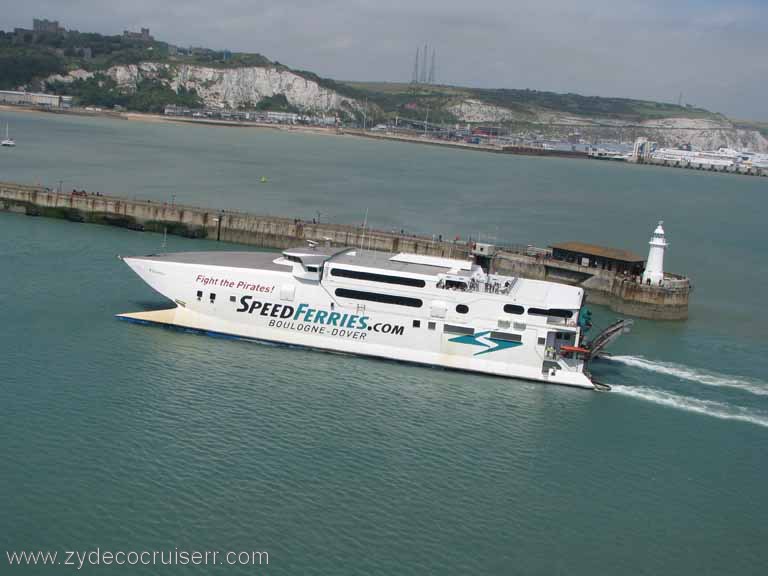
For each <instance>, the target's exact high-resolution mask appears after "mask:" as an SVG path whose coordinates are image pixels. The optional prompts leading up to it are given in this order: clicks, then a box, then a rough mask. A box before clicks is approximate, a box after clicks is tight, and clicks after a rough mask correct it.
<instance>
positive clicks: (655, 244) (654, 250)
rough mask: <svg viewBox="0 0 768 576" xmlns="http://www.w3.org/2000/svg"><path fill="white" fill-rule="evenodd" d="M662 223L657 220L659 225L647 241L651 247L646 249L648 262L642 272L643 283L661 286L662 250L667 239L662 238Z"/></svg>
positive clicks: (662, 269)
mask: <svg viewBox="0 0 768 576" xmlns="http://www.w3.org/2000/svg"><path fill="white" fill-rule="evenodd" d="M663 225H664V221H663V220H659V225H658V226H656V230H654V231H653V236H651V241H650V242H648V244H650V246H651V247H650V248H649V249H648V262H646V264H645V271H644V272H643V284H650V285H651V286H661V284H662V281H663V280H664V250H665V249H666V248H667V240H666V239H665V238H664V228H663ZM649 281H650V282H649Z"/></svg>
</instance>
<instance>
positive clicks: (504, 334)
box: [491, 332, 523, 342]
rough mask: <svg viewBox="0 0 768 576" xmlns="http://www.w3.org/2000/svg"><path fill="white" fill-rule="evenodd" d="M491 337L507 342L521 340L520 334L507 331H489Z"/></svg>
mask: <svg viewBox="0 0 768 576" xmlns="http://www.w3.org/2000/svg"><path fill="white" fill-rule="evenodd" d="M491 338H495V339H496V340H505V341H507V342H522V341H523V337H522V336H520V334H508V333H507V332H491Z"/></svg>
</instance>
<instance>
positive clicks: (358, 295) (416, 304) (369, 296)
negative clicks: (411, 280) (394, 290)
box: [336, 288, 423, 308]
mask: <svg viewBox="0 0 768 576" xmlns="http://www.w3.org/2000/svg"><path fill="white" fill-rule="evenodd" d="M336 296H339V297H341V298H353V299H355V300H368V301H370V302H382V303H384V304H395V305H397V306H410V307H411V308H421V306H422V304H423V302H422V301H421V300H419V299H418V298H408V297H406V296H396V295H394V294H379V293H378V292H363V291H362V290H347V289H346V288H336Z"/></svg>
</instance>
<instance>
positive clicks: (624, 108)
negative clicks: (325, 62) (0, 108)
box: [0, 31, 766, 133]
mask: <svg viewBox="0 0 768 576" xmlns="http://www.w3.org/2000/svg"><path fill="white" fill-rule="evenodd" d="M141 62H158V63H167V64H171V65H181V64H193V65H199V66H207V67H214V68H237V67H251V66H256V67H273V68H277V69H281V70H285V71H290V72H293V73H294V74H297V75H299V76H302V77H304V78H306V79H307V80H311V81H314V82H317V83H318V84H320V85H321V86H324V87H326V88H329V89H332V90H335V91H337V92H339V93H340V94H342V95H344V96H347V97H350V98H354V99H356V100H358V101H360V102H364V101H367V103H368V108H367V113H368V119H369V121H371V122H379V121H383V120H386V119H388V118H392V117H394V116H396V115H397V116H400V117H402V118H413V119H419V120H423V119H424V118H425V115H426V114H427V110H428V111H429V112H428V113H429V120H430V122H456V121H457V118H456V115H455V110H452V108H453V107H455V106H456V105H457V104H460V103H461V102H464V101H467V100H473V101H479V102H480V103H481V104H482V105H487V106H491V107H498V108H501V109H504V110H507V111H509V113H510V114H512V115H513V116H514V119H511V118H507V119H502V120H500V122H502V123H505V124H518V125H520V124H525V123H527V122H530V123H532V124H535V123H537V122H538V123H541V121H542V120H541V118H542V117H547V118H556V117H557V116H558V115H560V116H563V115H568V116H570V117H576V118H578V117H582V118H593V117H600V118H606V119H611V120H620V121H625V122H641V121H643V120H649V119H664V118H671V117H687V118H711V119H717V120H722V119H723V117H722V116H721V115H718V114H714V113H712V112H709V111H707V110H704V109H701V108H693V107H690V106H677V105H674V104H668V103H660V102H652V101H645V100H633V99H628V98H603V97H598V96H581V95H579V94H557V93H554V92H541V91H537V90H518V89H480V88H466V87H457V86H439V85H438V86H435V85H424V84H417V85H412V84H406V83H388V82H342V81H336V80H331V79H328V78H321V77H320V76H318V75H316V74H314V73H312V72H309V71H304V70H291V69H290V68H288V67H286V66H284V65H282V64H280V63H279V62H277V61H272V60H270V59H268V58H266V57H265V56H263V55H261V54H252V53H237V52H234V53H233V52H229V51H217V50H210V49H204V48H196V49H178V48H176V47H174V46H171V45H169V44H168V43H166V42H161V41H146V42H144V41H141V40H136V39H131V38H125V37H123V36H108V35H102V34H96V33H81V32H75V31H68V32H66V33H63V34H31V33H29V34H21V35H16V34H14V33H13V32H2V31H0V89H6V90H7V89H16V88H18V87H20V86H23V87H26V88H28V89H32V90H34V89H39V88H40V87H41V80H43V79H45V78H47V77H49V76H51V75H54V74H66V73H67V72H68V71H71V70H75V69H83V70H87V71H89V72H95V73H96V76H94V77H93V78H90V79H88V80H77V81H75V82H72V83H61V82H59V83H48V85H47V86H46V89H47V90H49V91H54V92H57V93H61V94H70V95H72V96H74V97H75V99H76V102H77V103H78V104H80V105H97V106H105V107H112V106H114V105H120V106H123V107H126V108H128V109H133V110H139V111H157V110H162V108H163V107H164V106H165V105H166V104H179V105H183V106H189V107H198V106H202V101H201V100H200V98H199V97H198V95H197V94H196V93H195V92H194V91H184V90H181V91H179V92H176V91H174V90H172V89H171V88H170V87H169V85H168V82H165V81H164V80H169V78H165V79H164V78H159V79H156V80H151V81H150V80H145V81H142V82H141V83H140V84H139V85H138V86H137V88H136V90H135V91H133V92H131V93H125V92H123V91H121V90H120V89H118V86H117V85H116V84H115V82H114V81H113V80H112V79H110V78H109V77H107V76H106V75H103V74H100V72H105V71H106V70H107V69H109V68H111V67H113V66H119V65H129V64H139V63H141ZM280 96H281V95H276V97H273V98H272V99H270V101H269V102H266V103H264V102H262V103H261V106H262V107H267V108H271V109H289V108H290V105H289V104H288V103H287V101H285V97H284V96H283V98H280ZM257 105H258V104H257ZM548 121H549V122H554V121H555V120H552V119H550V120H548ZM753 128H754V126H753ZM757 129H759V130H761V131H763V133H765V130H766V127H765V126H763V127H762V128H760V127H758V128H757Z"/></svg>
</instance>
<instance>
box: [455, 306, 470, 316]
mask: <svg viewBox="0 0 768 576" xmlns="http://www.w3.org/2000/svg"><path fill="white" fill-rule="evenodd" d="M456 312H458V313H459V314H466V313H467V312H469V306H467V305H466V304H458V305H457V306H456Z"/></svg>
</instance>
